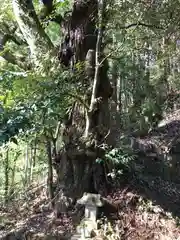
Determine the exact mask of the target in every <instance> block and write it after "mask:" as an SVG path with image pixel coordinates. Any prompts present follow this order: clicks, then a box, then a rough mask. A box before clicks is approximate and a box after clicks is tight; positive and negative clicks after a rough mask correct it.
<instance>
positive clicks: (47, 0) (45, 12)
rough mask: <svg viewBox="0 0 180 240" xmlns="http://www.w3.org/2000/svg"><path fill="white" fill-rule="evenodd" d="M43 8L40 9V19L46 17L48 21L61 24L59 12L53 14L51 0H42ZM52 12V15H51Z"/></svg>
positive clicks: (53, 9)
mask: <svg viewBox="0 0 180 240" xmlns="http://www.w3.org/2000/svg"><path fill="white" fill-rule="evenodd" d="M42 2H43V4H44V8H43V9H42V11H41V16H40V19H41V20H42V21H43V20H45V19H47V18H48V17H49V18H48V19H47V20H49V21H52V22H56V23H58V24H61V22H62V20H63V18H62V16H61V15H60V14H58V15H57V14H55V13H54V11H55V6H54V5H53V0H43V1H42ZM51 14H53V16H51Z"/></svg>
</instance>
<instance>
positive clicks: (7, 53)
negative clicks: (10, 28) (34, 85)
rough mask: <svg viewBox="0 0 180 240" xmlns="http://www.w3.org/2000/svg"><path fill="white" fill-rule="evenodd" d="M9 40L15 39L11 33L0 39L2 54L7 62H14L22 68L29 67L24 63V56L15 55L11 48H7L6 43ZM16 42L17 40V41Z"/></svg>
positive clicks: (0, 51) (0, 52) (0, 53)
mask: <svg viewBox="0 0 180 240" xmlns="http://www.w3.org/2000/svg"><path fill="white" fill-rule="evenodd" d="M9 40H15V38H13V37H12V36H11V35H9V34H5V35H4V36H3V37H2V38H1V39H0V55H1V57H3V58H4V59H5V60H6V61H7V62H9V63H11V64H13V65H18V66H19V67H20V68H23V69H25V68H27V66H26V65H25V64H24V63H23V62H24V57H20V58H17V57H16V56H14V55H13V54H12V53H11V52H10V51H9V50H6V49H5V45H6V43H7V42H8V41H9ZM15 43H16V41H15Z"/></svg>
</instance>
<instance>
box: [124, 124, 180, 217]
mask: <svg viewBox="0 0 180 240" xmlns="http://www.w3.org/2000/svg"><path fill="white" fill-rule="evenodd" d="M137 149H139V151H138V154H137V158H136V159H135V160H134V161H133V163H132V164H131V171H130V175H129V176H128V179H131V180H129V181H130V185H131V188H132V189H135V190H136V191H137V192H138V193H139V194H141V195H143V196H144V197H146V198H148V199H151V200H152V201H153V202H154V203H155V204H158V205H160V206H161V207H162V208H163V209H164V210H166V211H169V212H171V213H172V214H173V216H174V217H180V121H179V120H178V121H177V120H173V121H171V122H169V123H168V124H165V125H164V126H161V127H159V128H156V129H154V130H153V131H151V132H150V133H149V134H148V135H147V136H145V137H143V138H140V137H139V138H138V137H137V138H136V150H137Z"/></svg>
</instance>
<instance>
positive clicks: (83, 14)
mask: <svg viewBox="0 0 180 240" xmlns="http://www.w3.org/2000/svg"><path fill="white" fill-rule="evenodd" d="M98 8H99V6H98V1H97V0H87V1H84V0H83V1H81V0H78V1H74V6H73V11H72V15H71V17H70V19H69V21H68V24H67V23H66V24H65V25H64V27H65V28H64V33H65V38H64V39H65V40H64V42H63V43H62V49H61V54H60V60H61V62H62V63H64V65H65V66H70V61H73V64H74V63H77V62H85V76H84V78H83V81H82V80H81V79H82V78H81V77H79V78H80V79H79V82H81V85H82V86H83V84H84V86H85V88H84V89H85V92H84V96H85V97H84V98H83V99H86V104H84V105H82V103H80V102H78V101H77V102H76V103H75V105H74V107H73V112H72V114H71V122H70V123H69V121H68V125H66V124H65V126H64V133H63V134H64V141H65V147H64V149H63V150H62V151H61V153H59V155H58V157H57V158H56V165H55V166H56V170H57V173H58V176H59V179H58V182H59V183H60V185H61V187H64V192H65V194H66V195H69V196H70V197H73V198H77V197H79V196H81V195H82V194H83V192H100V193H105V192H106V190H107V185H106V176H105V171H104V165H103V163H101V164H99V163H97V162H96V160H97V159H98V158H103V156H104V153H105V151H104V150H103V149H101V148H100V145H102V143H104V138H105V136H107V133H108V131H109V110H108V98H109V97H111V94H112V88H111V85H110V83H109V80H108V77H107V71H108V62H107V59H105V58H104V56H103V49H102V39H103V34H104V29H105V20H106V16H105V3H104V2H102V5H101V6H100V8H101V9H98ZM98 10H99V11H98ZM98 13H99V14H98ZM98 16H99V17H98ZM98 20H99V27H98V31H97V29H96V26H97V22H98ZM65 48H66V49H68V48H70V49H71V50H72V51H73V53H74V57H73V59H72V58H71V57H70V58H69V59H68V61H69V62H67V61H64V60H67V58H66V55H65V54H66V53H67V52H68V51H65V50H66V49H65ZM65 58H66V59H65ZM100 63H101V64H100ZM71 66H72V65H71ZM75 66H76V65H74V67H73V69H74V70H75V71H76V67H75ZM84 79H85V80H84Z"/></svg>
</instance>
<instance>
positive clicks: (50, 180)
mask: <svg viewBox="0 0 180 240" xmlns="http://www.w3.org/2000/svg"><path fill="white" fill-rule="evenodd" d="M46 151H47V156H48V178H47V187H48V190H49V196H50V199H53V198H54V191H53V167H52V150H51V141H50V140H49V139H48V138H47V139H46Z"/></svg>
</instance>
